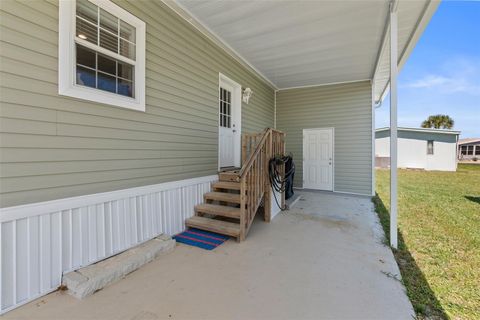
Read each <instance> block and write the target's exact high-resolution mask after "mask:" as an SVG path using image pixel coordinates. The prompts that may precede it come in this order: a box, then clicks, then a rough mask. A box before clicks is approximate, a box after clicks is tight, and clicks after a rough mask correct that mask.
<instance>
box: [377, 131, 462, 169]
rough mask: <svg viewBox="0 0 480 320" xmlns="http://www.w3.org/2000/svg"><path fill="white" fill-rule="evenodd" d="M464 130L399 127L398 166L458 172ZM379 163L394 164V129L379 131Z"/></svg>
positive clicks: (383, 164) (378, 165) (386, 165)
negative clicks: (392, 134) (458, 153)
mask: <svg viewBox="0 0 480 320" xmlns="http://www.w3.org/2000/svg"><path fill="white" fill-rule="evenodd" d="M459 135H460V131H454V130H443V129H424V128H398V167H399V168H412V169H424V170H440V171H456V170H457V141H458V136H459ZM375 166H376V167H389V166H390V129H389V128H381V129H377V130H376V131H375Z"/></svg>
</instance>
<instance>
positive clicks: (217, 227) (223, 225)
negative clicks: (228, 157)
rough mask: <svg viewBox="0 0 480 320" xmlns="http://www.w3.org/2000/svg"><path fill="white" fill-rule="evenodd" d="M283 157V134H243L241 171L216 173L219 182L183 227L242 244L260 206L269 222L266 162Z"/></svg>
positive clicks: (269, 199) (269, 131) (267, 130)
mask: <svg viewBox="0 0 480 320" xmlns="http://www.w3.org/2000/svg"><path fill="white" fill-rule="evenodd" d="M284 153H285V134H284V133H282V132H280V131H277V130H274V129H271V128H268V129H265V131H264V132H263V133H260V134H244V135H243V136H242V168H240V169H232V170H228V171H222V172H219V174H218V176H219V181H217V182H215V183H213V184H212V191H211V192H207V193H205V194H204V201H205V202H204V203H202V204H199V205H197V206H195V215H194V216H193V217H191V218H188V219H187V220H186V221H185V225H186V226H187V227H192V228H197V229H201V230H206V231H211V232H216V233H220V234H225V235H229V236H232V237H235V238H237V241H242V240H244V239H245V237H246V235H247V233H248V230H249V229H250V226H251V224H252V222H253V219H254V218H255V214H256V212H257V211H258V209H259V207H260V205H261V204H262V203H263V211H264V220H265V221H270V214H271V212H270V210H271V208H270V203H271V196H270V181H269V178H268V161H269V159H270V158H272V157H273V156H274V155H276V154H282V155H283V154H284ZM284 201H285V199H284V197H283V196H282V202H284ZM282 205H283V203H282Z"/></svg>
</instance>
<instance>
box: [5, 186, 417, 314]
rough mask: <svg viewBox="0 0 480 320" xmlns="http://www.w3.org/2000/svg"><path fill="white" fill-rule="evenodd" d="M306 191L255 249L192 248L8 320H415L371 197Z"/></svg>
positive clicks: (256, 227)
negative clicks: (81, 294) (96, 289)
mask: <svg viewBox="0 0 480 320" xmlns="http://www.w3.org/2000/svg"><path fill="white" fill-rule="evenodd" d="M296 192H299V193H301V195H302V198H301V199H302V200H299V202H298V203H297V204H296V205H295V207H294V209H292V210H290V211H287V212H282V213H280V214H279V215H278V216H277V217H276V218H275V219H274V220H273V221H272V222H271V223H264V222H263V221H262V220H261V219H258V220H256V221H255V222H254V224H253V226H252V228H251V230H250V233H249V235H248V237H247V239H246V241H245V242H242V243H236V242H235V241H233V240H230V241H227V242H226V243H225V244H224V245H222V246H220V247H218V248H217V249H215V250H213V251H207V250H202V249H199V248H195V247H190V246H186V245H182V244H177V246H176V249H175V250H174V251H173V252H172V253H170V254H168V255H165V256H163V257H161V258H159V259H156V260H154V261H152V262H151V263H149V264H147V265H145V266H143V267H142V268H140V269H139V270H137V271H136V272H133V273H131V274H129V275H128V276H127V277H126V278H125V279H123V280H122V281H118V282H116V283H114V284H112V285H110V286H108V287H107V288H105V289H103V290H102V291H99V292H97V293H96V294H95V295H92V296H89V297H87V298H85V299H83V300H78V299H75V298H73V297H71V296H69V295H67V294H65V293H63V292H55V293H52V294H50V295H48V296H46V297H43V298H41V299H39V300H36V301H34V302H32V303H29V304H28V305H25V306H23V307H21V308H19V309H17V310H14V311H12V312H9V313H7V314H6V315H5V316H4V318H5V319H413V316H414V311H413V308H412V306H411V304H410V302H409V300H408V298H407V296H406V294H405V289H404V287H403V286H402V284H401V282H400V281H399V280H398V279H399V274H400V273H399V270H398V267H397V265H396V263H395V260H394V258H393V255H392V252H391V250H390V249H389V248H388V247H386V246H384V245H383V244H382V237H383V233H382V230H381V227H380V225H379V224H378V220H377V218H376V215H375V214H374V212H373V206H372V203H371V202H370V199H368V198H364V197H350V196H346V195H338V194H332V193H328V194H327V193H316V192H304V191H296Z"/></svg>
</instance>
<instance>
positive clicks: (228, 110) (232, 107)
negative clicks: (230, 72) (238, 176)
mask: <svg viewBox="0 0 480 320" xmlns="http://www.w3.org/2000/svg"><path fill="white" fill-rule="evenodd" d="M240 91H241V87H240V85H238V84H237V83H235V82H233V81H232V80H230V79H228V78H227V77H225V76H223V75H220V86H219V97H218V115H219V121H218V124H219V132H218V134H219V139H218V152H219V155H218V162H219V167H220V168H224V167H239V166H240V151H241V150H240V149H241V145H240V144H241V139H240V138H241V132H240V128H241V123H240V121H241V120H240V119H241V111H240V108H241V96H240Z"/></svg>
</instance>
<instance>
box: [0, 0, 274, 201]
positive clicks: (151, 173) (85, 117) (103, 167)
mask: <svg viewBox="0 0 480 320" xmlns="http://www.w3.org/2000/svg"><path fill="white" fill-rule="evenodd" d="M114 2H115V3H117V4H118V5H119V6H121V7H122V8H124V9H125V10H127V11H129V12H131V13H132V14H134V15H135V16H137V17H138V18H140V19H141V20H143V21H144V22H145V23H146V25H147V37H146V112H138V111H133V110H128V109H124V108H119V107H114V106H109V105H103V104H97V103H93V102H89V101H85V100H79V99H74V98H69V97H65V96H59V95H58V80H57V79H58V59H57V57H58V2H57V1H10V0H3V1H1V2H0V28H1V33H0V41H1V42H0V59H1V61H0V72H1V74H0V77H1V80H0V81H1V83H0V90H1V91H0V134H1V136H0V146H1V152H0V163H1V167H0V178H1V182H0V193H1V194H0V206H1V207H8V206H13V205H20V204H26V203H33V202H39V201H46V200H52V199H59V198H65V197H71V196H78V195H85V194H92V193H98V192H106V191H112V190H118V189H125V188H130V187H136V186H143V185H150V184H156V183H161V182H167V181H175V180H181V179H188V178H194V177H200V176H206V175H211V174H215V173H216V172H217V161H218V106H217V104H218V102H217V99H218V77H219V72H221V73H223V74H225V75H226V76H228V77H230V78H231V79H232V80H234V81H236V82H238V83H239V84H241V85H242V87H244V88H245V87H250V88H252V90H253V91H254V95H253V97H252V98H251V100H250V103H249V104H248V105H246V104H243V106H242V130H243V132H259V131H261V130H263V129H264V128H265V127H271V126H273V117H274V89H273V88H272V87H271V86H270V85H268V84H267V83H265V82H264V81H263V80H262V79H260V78H259V77H258V76H257V75H255V74H254V73H253V72H252V71H250V70H249V69H247V68H245V67H244V66H242V64H240V63H239V62H237V61H236V60H234V59H233V58H232V57H231V56H230V55H228V54H227V53H226V52H225V51H224V50H223V49H221V48H219V47H218V46H217V45H215V44H214V43H213V42H212V41H211V40H209V39H207V38H206V37H205V36H204V35H203V34H202V33H200V32H199V31H198V30H197V29H195V28H194V27H193V26H192V25H190V24H189V23H188V22H186V21H185V20H184V19H183V18H181V17H180V16H178V15H177V14H176V13H175V12H173V11H172V10H171V9H169V8H168V7H167V6H166V5H165V4H164V3H162V2H161V1H114Z"/></svg>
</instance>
